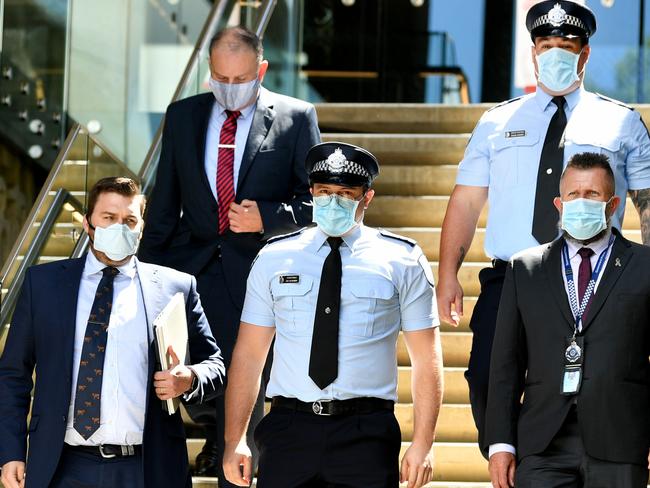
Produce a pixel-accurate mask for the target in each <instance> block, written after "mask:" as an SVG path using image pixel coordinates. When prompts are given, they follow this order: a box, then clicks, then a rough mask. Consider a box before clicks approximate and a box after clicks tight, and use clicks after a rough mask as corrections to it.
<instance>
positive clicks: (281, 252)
mask: <svg viewBox="0 0 650 488" xmlns="http://www.w3.org/2000/svg"><path fill="white" fill-rule="evenodd" d="M306 169H307V173H308V174H309V180H310V189H311V193H312V195H313V197H314V212H313V214H314V221H315V222H316V224H317V226H316V227H311V228H306V229H303V230H301V231H298V232H296V233H294V234H289V235H286V236H283V237H278V238H275V239H274V240H273V241H272V242H269V244H267V245H266V246H265V247H264V248H263V249H262V251H261V252H260V254H259V255H258V257H257V260H256V261H255V263H254V264H253V267H252V269H251V272H250V275H249V278H248V283H247V290H246V300H245V302H244V309H243V312H242V318H241V320H242V323H241V326H240V329H239V336H238V338H237V344H236V346H235V350H234V353H233V360H232V365H231V367H230V371H229V375H230V379H229V384H228V390H227V394H226V452H225V455H224V473H225V474H226V477H227V478H228V479H229V480H230V481H231V482H233V483H235V484H237V485H241V486H248V484H249V482H250V480H251V476H252V472H251V471H252V468H251V457H250V450H249V447H248V446H247V445H246V437H245V432H246V424H247V423H248V419H249V417H250V413H251V409H252V407H253V404H254V402H255V397H256V394H257V391H258V388H259V382H260V373H261V371H262V366H263V365H264V361H265V359H266V354H267V351H268V349H269V347H270V345H271V342H272V340H273V337H274V336H275V345H274V359H273V367H272V370H271V379H270V382H269V385H268V388H267V396H269V397H272V398H273V401H272V407H271V412H270V413H269V414H268V415H267V416H266V417H265V418H264V419H263V420H262V422H261V423H260V424H259V426H258V428H257V429H256V432H255V440H256V444H257V446H258V448H259V450H260V462H259V472H258V484H257V486H258V487H260V488H276V487H277V488H292V487H306V486H309V487H321V486H322V487H326V486H327V487H333V486H336V487H343V486H363V487H364V488H365V487H367V488H371V487H373V488H379V487H382V488H383V487H386V488H388V487H390V488H395V487H396V486H397V484H398V481H399V480H400V479H401V480H402V481H408V486H409V487H420V486H422V485H424V484H425V483H427V482H428V481H430V480H431V477H432V454H431V448H432V443H433V436H434V430H435V424H436V420H437V417H438V412H439V408H440V403H441V397H442V355H441V351H440V339H439V334H438V323H439V322H438V317H437V310H436V304H435V301H434V289H433V276H432V274H431V269H430V267H429V264H428V262H427V259H426V257H425V256H424V255H423V253H422V250H421V249H420V248H419V247H418V246H417V245H416V243H415V242H413V241H411V240H409V239H406V238H403V237H400V236H396V235H393V234H390V233H387V232H384V231H381V230H377V229H372V228H369V227H365V226H364V225H363V223H362V221H363V215H364V210H365V209H367V208H368V206H369V205H370V202H371V201H372V198H373V196H374V190H372V189H370V185H371V183H372V180H373V179H374V178H375V177H376V176H377V174H378V173H379V166H378V163H377V160H376V159H375V157H374V156H373V155H372V154H370V153H369V152H367V151H365V150H364V149H362V148H359V147H356V146H353V145H349V144H344V143H339V142H328V143H323V144H318V145H316V146H314V147H313V148H312V149H311V150H310V151H309V153H308V155H307V161H306ZM400 330H402V331H403V333H404V339H405V341H406V345H407V347H408V350H409V354H410V357H411V363H412V366H413V373H412V374H413V376H412V391H413V404H414V410H415V415H414V418H415V424H414V431H413V442H412V444H411V446H410V447H409V448H408V450H407V451H406V453H405V454H404V457H403V459H402V462H401V467H400V465H399V452H400V445H401V435H400V429H399V424H398V423H397V420H396V419H395V416H394V413H393V407H394V402H395V401H396V400H397V367H396V365H397V363H396V341H397V336H398V333H399V331H400Z"/></svg>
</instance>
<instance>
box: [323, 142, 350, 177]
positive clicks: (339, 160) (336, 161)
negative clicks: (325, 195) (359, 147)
mask: <svg viewBox="0 0 650 488" xmlns="http://www.w3.org/2000/svg"><path fill="white" fill-rule="evenodd" d="M347 161H348V160H347V159H346V157H345V154H343V151H341V148H338V147H337V148H336V149H335V150H334V152H333V153H332V154H330V155H329V156H328V157H327V166H328V169H329V170H330V171H331V172H333V173H340V172H341V171H343V168H344V167H345V163H347Z"/></svg>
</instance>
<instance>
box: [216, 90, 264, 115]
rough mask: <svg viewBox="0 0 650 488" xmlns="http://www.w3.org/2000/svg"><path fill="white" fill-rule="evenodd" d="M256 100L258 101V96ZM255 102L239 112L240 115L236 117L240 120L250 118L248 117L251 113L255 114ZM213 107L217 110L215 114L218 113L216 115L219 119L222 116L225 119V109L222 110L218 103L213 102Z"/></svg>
mask: <svg viewBox="0 0 650 488" xmlns="http://www.w3.org/2000/svg"><path fill="white" fill-rule="evenodd" d="M257 100H259V95H258V96H257ZM257 100H255V102H254V103H251V104H250V105H249V106H248V107H246V108H245V109H242V110H240V112H241V113H240V115H239V117H238V118H239V119H240V120H243V119H247V118H248V117H250V116H251V115H252V113H253V112H255V108H256V107H257ZM215 106H216V108H217V113H218V115H219V116H220V117H221V116H222V115H223V116H224V117H226V113H225V112H226V109H225V108H223V107H222V106H221V105H219V102H215Z"/></svg>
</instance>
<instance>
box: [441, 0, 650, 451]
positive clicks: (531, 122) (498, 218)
mask: <svg viewBox="0 0 650 488" xmlns="http://www.w3.org/2000/svg"><path fill="white" fill-rule="evenodd" d="M526 25H527V27H528V30H529V32H530V34H531V38H532V40H533V43H534V46H533V47H532V61H533V63H534V65H535V72H536V76H537V84H538V89H537V91H536V92H535V93H532V94H529V95H525V96H523V97H519V98H515V99H513V100H509V101H507V102H504V103H502V104H500V105H497V106H496V107H494V108H492V109H490V110H488V111H487V112H486V113H485V114H484V115H483V116H482V117H481V120H480V121H479V123H478V125H477V126H476V128H475V129H474V133H473V134H472V138H471V140H470V142H469V144H468V146H467V149H466V150H465V156H464V158H463V160H462V161H461V163H460V166H459V168H458V175H457V179H456V186H455V188H454V191H453V193H452V195H451V198H450V201H449V205H448V207H447V213H446V215H445V219H444V222H443V227H442V236H441V244H440V268H439V284H438V287H437V300H438V309H439V311H440V319H441V320H442V321H445V322H448V323H452V324H456V325H457V324H458V323H459V320H460V316H461V315H462V313H463V289H462V287H461V285H460V283H459V281H458V278H457V272H458V269H459V268H460V266H461V264H462V262H463V260H464V258H465V255H466V253H467V250H468V249H469V247H470V245H471V242H472V238H473V236H474V232H475V229H476V224H477V221H478V217H479V214H480V212H481V210H482V208H483V206H484V205H485V202H486V201H489V214H488V221H487V229H486V234H485V252H486V254H487V255H488V256H489V257H490V258H492V259H493V266H492V267H490V268H486V269H483V270H482V271H481V273H480V275H479V279H480V281H481V295H480V297H479V299H478V302H477V303H476V305H475V308H474V313H473V316H472V320H471V322H470V327H471V329H472V331H473V333H474V338H473V343H472V352H471V357H470V361H469V366H468V370H467V373H466V377H467V382H468V384H469V388H470V400H471V403H472V411H473V414H474V420H475V422H476V425H477V428H478V431H479V444H480V445H483V442H482V439H483V434H484V432H483V431H484V416H485V405H486V402H487V384H488V376H489V365H490V352H491V349H492V340H493V337H494V327H495V321H496V315H497V309H498V304H499V298H500V295H501V287H502V284H503V277H504V273H505V264H506V262H507V261H508V260H509V259H510V258H511V257H512V256H513V254H515V253H517V252H519V251H521V250H523V249H526V248H529V247H532V246H536V245H538V244H540V243H544V242H548V241H551V240H553V239H555V238H556V237H557V235H558V228H557V212H556V211H554V208H553V204H552V202H553V198H554V197H555V196H557V195H558V194H559V177H560V175H561V173H562V169H563V167H564V166H566V162H567V161H568V160H569V159H570V158H571V156H573V155H574V154H577V153H583V152H596V153H601V154H604V155H606V156H607V157H608V158H609V161H610V163H611V165H612V170H613V171H614V175H615V179H616V193H617V195H618V196H619V197H620V198H621V200H622V201H623V202H624V201H625V195H626V193H629V194H630V195H631V198H632V201H633V202H634V204H635V206H636V207H637V210H638V211H639V214H640V217H641V231H642V239H643V242H644V243H645V244H648V243H649V242H650V138H649V137H648V131H647V129H646V127H645V125H644V123H643V121H642V120H641V117H640V116H639V114H638V113H637V112H635V111H634V110H632V109H631V108H630V107H627V106H625V105H623V104H622V103H620V102H618V101H615V100H611V99H609V98H606V97H604V96H601V95H598V94H594V93H590V92H588V91H586V90H585V89H584V88H583V87H582V81H583V78H584V74H585V67H586V64H587V61H588V59H589V54H590V52H591V48H590V46H589V37H590V36H591V35H592V34H594V32H595V31H596V18H595V16H594V14H593V13H592V12H591V10H589V9H588V8H587V7H585V6H583V5H580V4H578V3H575V2H571V1H566V0H548V1H543V2H540V3H538V4H536V5H534V6H533V7H531V9H530V10H529V12H528V15H527V18H526ZM623 213H624V205H620V206H619V208H618V210H617V211H616V213H615V214H614V215H613V217H612V223H613V225H614V226H615V227H617V228H619V229H620V228H621V224H622V220H623ZM495 347H498V345H495ZM484 454H487V453H484Z"/></svg>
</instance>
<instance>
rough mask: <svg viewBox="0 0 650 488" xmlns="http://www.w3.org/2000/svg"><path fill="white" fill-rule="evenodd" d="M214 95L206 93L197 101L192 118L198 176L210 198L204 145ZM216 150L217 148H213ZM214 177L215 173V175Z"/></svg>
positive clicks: (212, 196)
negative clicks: (195, 114) (195, 111)
mask: <svg viewBox="0 0 650 488" xmlns="http://www.w3.org/2000/svg"><path fill="white" fill-rule="evenodd" d="M215 103H216V102H215V100H214V96H213V95H212V94H211V93H206V94H205V95H204V96H203V97H202V98H201V99H200V100H199V102H198V108H197V112H198V113H197V116H196V117H195V118H194V125H195V127H194V134H195V137H196V140H195V141H194V147H196V150H197V153H196V164H197V168H196V169H197V171H198V174H199V178H200V179H201V182H202V183H203V187H204V188H203V189H204V190H205V191H207V192H208V194H209V195H210V197H211V200H212V201H213V202H215V203H216V201H215V200H214V195H213V193H212V190H211V189H210V182H209V181H208V176H207V175H206V174H205V145H206V140H207V138H208V125H209V123H210V115H211V114H212V107H214V104H215ZM214 150H215V151H217V148H216V147H215V148H214ZM215 178H216V175H215Z"/></svg>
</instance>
